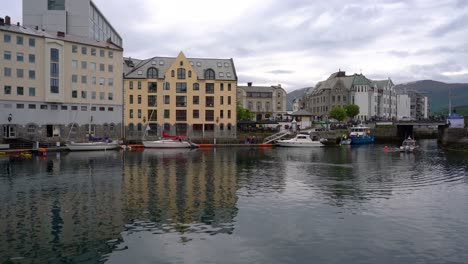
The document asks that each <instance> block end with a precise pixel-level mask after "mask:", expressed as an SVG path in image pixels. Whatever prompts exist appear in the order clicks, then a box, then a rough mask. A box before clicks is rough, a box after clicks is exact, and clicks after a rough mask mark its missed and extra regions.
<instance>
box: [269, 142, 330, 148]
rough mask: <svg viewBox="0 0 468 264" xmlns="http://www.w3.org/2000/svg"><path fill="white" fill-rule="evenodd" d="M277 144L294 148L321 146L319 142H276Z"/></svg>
mask: <svg viewBox="0 0 468 264" xmlns="http://www.w3.org/2000/svg"><path fill="white" fill-rule="evenodd" d="M276 145H277V146H280V147H295V148H312V147H323V146H325V145H323V144H322V143H320V142H277V143H276Z"/></svg>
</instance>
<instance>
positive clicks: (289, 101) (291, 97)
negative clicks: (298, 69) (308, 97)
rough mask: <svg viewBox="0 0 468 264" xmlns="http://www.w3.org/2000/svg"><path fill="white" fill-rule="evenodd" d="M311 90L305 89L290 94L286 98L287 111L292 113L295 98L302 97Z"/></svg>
mask: <svg viewBox="0 0 468 264" xmlns="http://www.w3.org/2000/svg"><path fill="white" fill-rule="evenodd" d="M309 89H310V87H305V88H300V89H297V90H294V91H292V92H289V93H288V95H287V96H286V111H292V101H293V100H294V99H295V98H299V97H302V96H303V95H304V94H305V93H306V92H307V90H309Z"/></svg>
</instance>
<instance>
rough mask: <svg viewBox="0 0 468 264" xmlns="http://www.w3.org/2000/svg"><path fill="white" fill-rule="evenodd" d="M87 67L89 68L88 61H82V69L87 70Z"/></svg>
mask: <svg viewBox="0 0 468 264" xmlns="http://www.w3.org/2000/svg"><path fill="white" fill-rule="evenodd" d="M86 66H87V63H86V61H82V62H81V69H86V68H87V67H86Z"/></svg>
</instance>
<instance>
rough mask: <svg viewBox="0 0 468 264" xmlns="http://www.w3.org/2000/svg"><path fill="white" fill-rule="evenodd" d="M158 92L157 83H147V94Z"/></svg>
mask: <svg viewBox="0 0 468 264" xmlns="http://www.w3.org/2000/svg"><path fill="white" fill-rule="evenodd" d="M157 90H158V83H157V82H148V93H156V92H157Z"/></svg>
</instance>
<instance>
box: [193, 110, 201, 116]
mask: <svg viewBox="0 0 468 264" xmlns="http://www.w3.org/2000/svg"><path fill="white" fill-rule="evenodd" d="M193 118H200V111H199V110H193Z"/></svg>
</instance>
